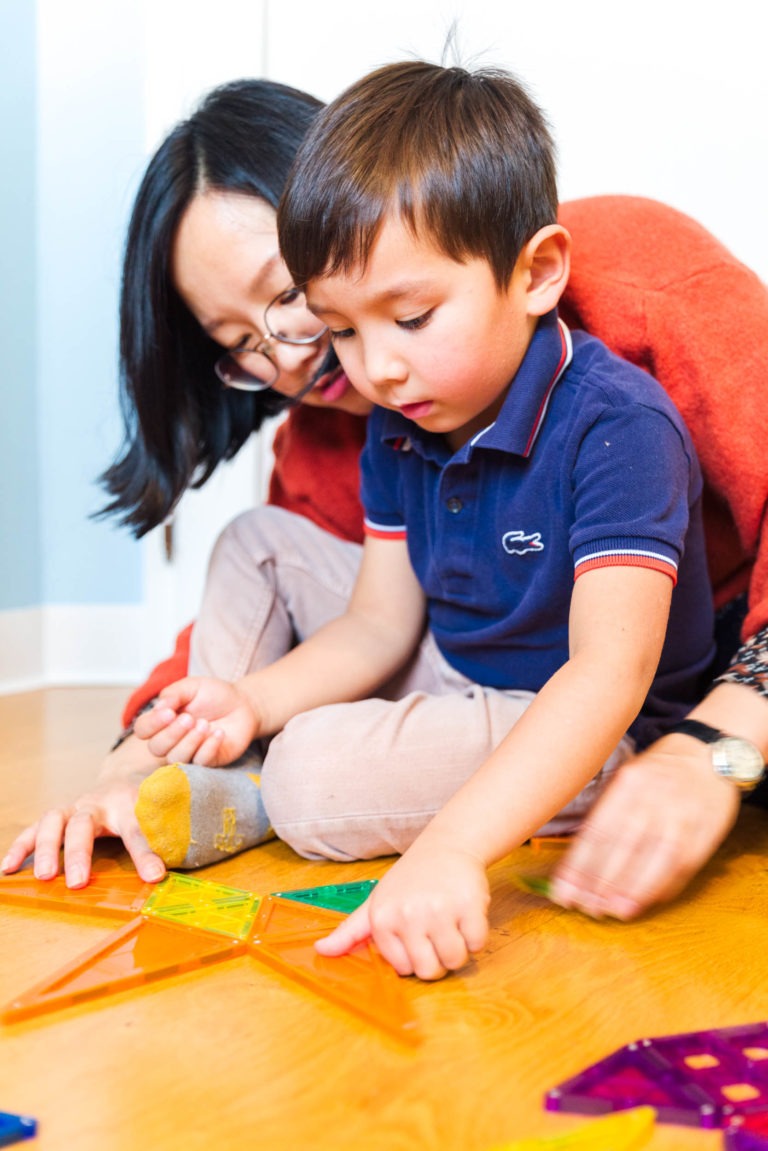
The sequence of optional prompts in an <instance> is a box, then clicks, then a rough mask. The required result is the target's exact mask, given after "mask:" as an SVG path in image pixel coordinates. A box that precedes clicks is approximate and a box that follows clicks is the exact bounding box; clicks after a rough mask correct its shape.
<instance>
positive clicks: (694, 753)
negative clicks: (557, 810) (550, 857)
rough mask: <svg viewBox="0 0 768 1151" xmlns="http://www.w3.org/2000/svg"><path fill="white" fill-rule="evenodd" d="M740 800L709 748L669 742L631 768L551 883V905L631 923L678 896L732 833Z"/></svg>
mask: <svg viewBox="0 0 768 1151" xmlns="http://www.w3.org/2000/svg"><path fill="white" fill-rule="evenodd" d="M738 811H739V793H738V791H737V789H736V788H735V787H734V786H733V785H732V784H730V783H728V782H726V781H725V780H723V779H720V778H719V777H718V776H717V775H716V774H715V773H714V771H713V769H712V763H711V753H710V751H709V748H708V747H707V746H706V745H705V744H698V743H696V742H695V741H693V740H691V739H690V738H689V737H687V736H680V735H674V734H673V735H667V736H664V737H663V739H661V740H659V741H658V742H657V743H656V744H654V745H653V746H652V747H650V748H648V749H647V750H646V751H644V752H643V753H642V754H641V755H638V756H636V757H634V758H633V759H631V760H627V762H626V763H624V764H623V765H622V766H621V768H620V769H619V770H618V772H617V773H616V775H615V777H614V778H613V779H612V780H611V782H610V783H609V785H608V787H607V788H606V790H605V792H604V793H603V795H602V796H601V797H600V799H599V800H598V802H597V803H596V804H595V806H594V808H593V809H592V811H591V812H590V814H589V816H588V817H587V819H586V820H585V821H584V824H583V825H582V827H581V828H580V829H579V832H578V834H577V835H576V837H575V839H574V842H573V844H572V846H571V847H570V848H569V849H568V852H567V854H566V856H565V858H564V859H563V861H562V863H561V864H560V865H559V867H558V868H557V869H556V871H555V873H554V876H553V885H552V898H553V899H554V900H555V902H556V903H559V904H561V905H562V906H563V907H573V908H576V909H578V910H579V911H583V912H585V913H586V914H587V915H593V916H596V917H599V916H603V915H610V916H614V917H615V918H617V919H633V918H634V917H635V916H637V915H639V914H640V913H641V912H643V911H645V910H646V909H647V908H649V907H651V906H652V905H653V904H655V903H660V902H663V901H666V900H669V899H672V898H673V897H674V896H676V895H677V894H679V892H680V891H682V890H683V888H684V887H685V886H686V884H687V883H688V882H689V881H690V880H691V879H692V878H693V876H694V875H696V874H697V872H698V871H700V870H701V868H702V867H703V866H704V864H705V863H707V861H708V860H709V859H710V858H711V857H712V856H713V855H714V853H715V851H716V850H717V848H718V847H719V846H720V844H721V843H722V842H723V840H724V839H725V837H726V835H727V834H728V832H729V831H730V829H731V827H732V826H733V824H734V822H735V820H736V816H737V814H738Z"/></svg>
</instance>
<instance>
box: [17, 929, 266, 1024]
mask: <svg viewBox="0 0 768 1151" xmlns="http://www.w3.org/2000/svg"><path fill="white" fill-rule="evenodd" d="M245 949H246V948H245V944H244V943H242V942H241V941H240V940H233V939H221V938H218V939H217V938H214V937H213V936H211V935H210V934H208V933H205V934H204V933H202V932H193V931H189V930H184V929H180V928H178V927H174V926H172V925H169V924H165V923H161V922H159V921H157V920H151V919H145V918H144V917H143V916H140V917H139V918H137V919H134V920H133V921H132V922H130V923H127V924H125V925H124V926H123V927H121V928H120V929H119V930H118V931H116V932H114V933H113V934H112V935H110V936H108V938H107V939H105V940H103V941H102V942H101V943H100V944H98V945H97V946H96V947H93V948H91V949H90V950H89V951H86V952H84V954H83V955H80V956H78V958H77V959H76V960H74V961H73V962H72V963H69V964H67V965H66V967H62V968H60V969H59V970H58V971H56V972H55V973H54V974H53V975H50V976H49V977H48V978H47V979H45V980H44V981H43V982H41V983H38V984H36V986H35V987H32V988H30V990H29V991H27V992H25V993H24V994H23V995H20V996H19V997H18V998H17V999H15V1000H14V1001H13V1002H12V1003H9V1004H7V1005H6V1007H5V1008H4V1009H3V1012H2V1016H0V1018H2V1020H3V1022H4V1023H12V1022H15V1021H16V1020H20V1019H26V1018H29V1017H31V1016H33V1015H41V1014H43V1013H45V1012H48V1011H57V1010H59V1009H60V1008H62V1007H69V1006H71V1005H72V1004H75V1003H82V1002H85V1001H87V1000H89V999H97V998H100V997H103V996H107V995H112V994H113V993H114V992H116V991H124V990H126V989H128V988H131V987H138V986H141V985H142V984H144V983H149V982H154V981H155V980H158V979H163V978H168V977H170V976H173V975H179V974H182V973H183V972H186V971H193V970H195V969H196V968H199V967H204V966H207V965H208V964H211V963H218V962H222V961H225V960H228V959H232V958H234V957H235V956H237V955H242V954H243V953H244V952H245Z"/></svg>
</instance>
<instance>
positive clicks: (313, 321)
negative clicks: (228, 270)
mask: <svg viewBox="0 0 768 1151" xmlns="http://www.w3.org/2000/svg"><path fill="white" fill-rule="evenodd" d="M264 325H265V327H266V329H267V338H266V340H262V341H261V342H260V343H259V344H258V345H257V348H259V349H263V350H253V349H251V348H242V349H239V348H238V349H234V350H233V351H231V352H226V353H225V354H224V355H223V356H221V357H220V358H219V359H218V360H217V361H216V364H215V371H216V375H217V376H218V377H219V379H220V380H221V382H222V383H223V384H226V385H227V387H230V388H239V389H241V390H242V391H247V392H262V391H265V390H266V389H267V388H271V387H272V386H273V385H274V384H275V383H276V382H277V379H278V377H279V375H280V368H279V367H278V365H277V364H276V363H275V361H274V360H273V359H272V356H271V355H270V354H269V352H268V351H267V349H266V348H265V347H264V344H265V343H266V342H267V341H269V340H277V341H279V342H280V343H283V344H293V345H301V344H314V343H315V342H316V341H317V340H319V339H320V337H321V336H323V335H324V334H325V332H326V330H327V329H326V326H325V324H322V323H321V322H320V321H319V320H318V319H317V317H316V316H313V315H312V313H311V312H310V311H309V309H308V308H307V301H306V297H305V296H304V293H303V292H300V291H299V290H298V288H287V289H286V290H285V291H284V292H281V293H280V295H279V296H275V298H274V300H272V302H271V303H270V304H269V306H268V307H267V310H266V312H265V313H264Z"/></svg>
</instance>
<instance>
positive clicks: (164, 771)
mask: <svg viewBox="0 0 768 1151" xmlns="http://www.w3.org/2000/svg"><path fill="white" fill-rule="evenodd" d="M260 773H261V759H260V758H258V757H256V756H255V755H253V754H251V755H246V756H243V757H242V758H241V759H239V760H238V761H237V763H235V764H232V765H231V766H229V767H200V766H199V765H198V764H194V763H172V764H168V765H166V766H165V767H159V768H158V769H157V771H154V772H153V773H152V774H151V775H149V776H147V778H146V779H145V780H144V781H143V782H142V784H141V785H140V787H139V798H138V802H137V804H136V817H137V819H138V821H139V826H140V828H141V830H142V832H143V834H144V836H145V838H146V840H147V842H148V843H149V846H150V847H151V849H152V851H154V852H155V853H156V854H157V855H159V856H160V858H161V859H162V860H163V862H164V863H165V865H166V867H178V868H182V869H191V868H195V867H205V866H206V864H209V863H217V862H218V861H219V860H221V859H226V858H227V856H230V855H236V854H237V852H238V851H245V850H246V848H248V847H255V846H256V844H257V843H263V842H264V841H265V840H266V839H271V838H272V836H273V835H274V832H273V831H272V828H271V827H270V826H269V820H268V819H267V814H266V812H265V810H264V804H263V803H262V800H261V774H260Z"/></svg>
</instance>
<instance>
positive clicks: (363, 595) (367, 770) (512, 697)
mask: <svg viewBox="0 0 768 1151" xmlns="http://www.w3.org/2000/svg"><path fill="white" fill-rule="evenodd" d="M556 220H557V194H556V181H555V166H554V158H553V146H552V143H551V140H550V136H549V133H548V130H547V127H546V124H545V121H544V119H543V117H542V115H541V112H540V111H539V109H538V108H537V107H536V106H535V104H534V103H533V102H532V100H531V99H530V97H529V96H528V95H527V93H526V92H525V90H524V89H523V88H522V87H521V86H520V85H519V83H517V82H516V81H515V80H514V79H513V78H512V77H510V76H508V75H506V74H504V73H499V72H488V71H485V72H478V73H476V74H469V73H467V72H465V71H463V70H461V69H457V68H450V69H445V68H441V67H436V66H432V65H428V64H424V63H419V62H409V63H405V64H395V65H391V66H388V67H385V68H382V69H380V70H378V71H377V72H375V73H373V74H371V75H370V76H368V77H366V78H364V79H363V80H361V81H360V82H359V83H358V84H356V85H354V86H353V87H352V88H350V89H349V90H348V91H347V92H346V93H344V94H343V95H342V96H341V97H339V98H338V99H337V100H336V101H335V102H334V103H333V104H331V105H330V106H329V107H328V108H327V109H326V110H325V112H323V113H321V114H320V116H319V117H318V119H317V121H316V122H315V125H314V127H313V129H312V130H311V131H310V135H309V137H308V138H307V140H306V142H305V144H304V146H303V147H302V150H301V152H300V154H299V157H298V160H297V163H296V165H295V167H294V171H293V176H292V179H291V181H290V182H289V186H288V188H287V190H286V193H285V196H284V199H283V202H282V205H281V210H280V216H279V226H280V240H281V247H282V249H283V252H284V255H285V259H286V262H287V264H288V267H289V269H290V271H291V274H292V276H293V277H294V282H295V283H297V284H300V285H302V286H305V287H306V292H307V297H308V301H309V303H310V306H311V307H312V309H313V310H314V311H315V312H316V314H317V315H318V316H319V317H320V318H321V319H322V320H323V322H324V323H326V324H327V325H328V327H329V329H330V331H331V335H332V339H333V341H334V345H335V347H336V350H337V352H338V355H339V358H340V359H341V361H342V363H343V366H344V368H345V370H346V372H347V374H348V376H349V378H350V379H351V380H352V382H353V383H354V384H355V386H356V387H357V388H358V390H359V391H360V392H361V393H363V395H364V396H366V397H367V398H368V399H370V400H372V401H373V402H374V403H375V404H376V405H378V407H377V408H376V409H375V410H374V413H373V415H372V416H371V417H370V419H369V427H368V439H367V444H366V449H365V453H364V457H363V465H362V466H363V479H362V496H363V504H364V507H365V510H366V527H367V539H366V543H365V546H364V551H363V560H362V566H361V569H360V573H359V576H358V578H357V582H356V584H355V588H354V591H353V593H352V598H351V601H350V605H349V608H348V610H347V611H346V612H345V613H344V614H343V615H342V616H341V617H340V618H338V619H336V620H334V621H333V622H331V623H329V624H327V625H326V626H325V627H324V628H323V629H321V630H320V631H318V632H317V633H316V634H315V635H314V636H312V637H311V638H309V639H308V640H305V642H303V643H302V644H300V645H299V646H298V647H296V648H294V650H293V651H291V652H290V653H289V654H288V655H286V656H284V657H283V658H282V659H280V660H278V661H277V662H276V663H274V664H272V665H271V666H270V667H267V668H264V669H262V670H259V671H255V672H253V673H251V674H250V675H247V676H245V677H244V678H243V679H241V680H240V681H238V682H237V683H235V684H225V683H223V682H220V681H216V680H205V679H203V680H199V679H198V680H195V679H189V680H184V681H181V682H180V683H179V684H177V685H174V687H172V688H170V689H168V690H167V691H166V692H164V693H163V697H162V701H161V703H160V705H159V706H158V707H157V708H156V709H155V710H154V711H153V712H150V713H148V714H147V715H145V716H143V717H142V718H141V719H140V720H139V721H138V722H137V724H136V732H137V734H139V735H141V736H142V737H144V738H149V739H150V748H151V750H152V751H153V752H154V753H155V754H157V755H163V756H169V757H170V756H173V754H174V751H175V750H178V749H179V748H180V747H183V748H184V751H185V753H186V755H187V756H188V757H189V752H190V748H191V746H192V748H193V750H194V756H193V758H194V760H195V762H197V763H200V764H222V763H228V762H231V761H232V760H234V759H235V758H236V757H237V756H239V755H241V754H242V753H243V752H244V751H245V749H246V748H247V747H248V745H249V744H250V742H251V741H252V740H254V739H255V738H257V737H262V736H268V735H273V734H275V733H279V734H276V735H275V738H274V739H273V740H272V742H271V744H270V746H269V750H268V752H267V755H266V758H265V762H264V772H263V777H262V788H261V798H262V799H263V804H264V808H265V812H266V815H267V816H268V817H269V820H270V821H271V823H272V825H273V826H274V828H275V830H276V831H277V833H278V834H279V835H280V836H281V837H282V838H284V839H286V840H287V842H289V843H291V844H292V846H294V847H295V848H296V849H297V850H298V851H300V852H301V853H303V854H305V855H310V856H315V857H318V856H331V857H333V858H337V859H349V858H366V857H371V856H373V855H377V854H386V853H387V852H391V851H399V852H403V853H404V854H403V855H402V858H401V859H399V860H398V861H397V862H396V863H395V864H394V866H393V867H392V868H391V869H390V871H389V872H388V873H387V875H386V876H385V877H384V879H383V880H382V881H381V882H380V883H379V885H378V886H377V888H376V889H375V891H374V893H373V895H372V896H371V898H370V899H369V900H368V901H367V903H366V904H365V905H363V907H361V908H359V909H358V910H357V911H356V912H355V913H354V914H352V915H351V916H350V917H349V918H348V919H347V920H346V921H345V923H344V924H343V925H342V926H341V927H340V928H339V929H338V930H337V931H336V932H335V933H334V934H333V935H332V936H330V937H329V939H328V940H326V941H325V942H324V944H323V950H324V951H325V952H326V953H328V954H334V953H339V952H342V951H344V950H347V949H348V948H350V947H351V946H352V945H353V944H354V943H355V942H356V941H357V940H359V939H361V938H364V937H367V936H369V935H371V936H372V937H373V939H374V941H375V943H376V945H377V947H378V948H379V950H380V951H381V952H382V954H383V955H384V956H385V957H386V958H387V959H388V960H389V961H390V962H391V963H392V964H393V966H394V967H395V968H396V969H397V970H398V971H399V972H400V973H401V974H410V973H415V974H417V975H419V976H420V977H422V978H427V979H429V978H437V977H440V976H441V975H443V974H444V973H445V971H446V970H449V969H455V968H457V967H459V966H461V965H462V964H463V963H464V962H465V961H466V959H467V956H468V954H469V953H471V952H473V951H477V950H478V949H480V948H481V947H482V946H483V944H484V941H485V938H486V934H487V908H488V901H489V894H488V884H487V879H486V868H487V867H488V866H489V864H490V863H492V862H493V861H495V860H497V859H499V858H500V857H502V856H503V855H505V854H506V853H508V852H509V851H510V850H511V849H512V848H514V847H515V846H517V845H518V844H519V843H521V842H523V841H524V840H525V839H527V838H528V837H529V836H530V835H531V834H533V833H534V832H536V831H537V830H539V829H541V828H542V827H543V826H547V827H549V828H550V829H563V828H565V827H569V828H573V827H574V826H575V824H577V823H578V821H579V819H580V818H581V817H582V816H583V815H584V813H585V812H586V810H588V808H589V805H590V803H591V802H592V801H593V800H594V798H595V797H596V794H597V793H598V791H599V788H600V787H601V786H602V783H603V782H604V780H605V778H606V776H607V775H608V773H609V772H610V771H611V770H612V769H613V768H614V767H615V766H616V765H617V764H618V762H620V761H621V759H622V758H623V757H625V756H626V755H627V754H628V752H629V750H630V749H631V748H632V747H633V746H634V745H639V746H642V745H644V744H646V743H648V742H650V741H651V740H652V739H653V738H655V737H656V736H657V735H658V734H659V733H660V732H661V731H662V730H664V729H665V728H666V727H668V726H671V725H672V724H673V723H674V722H675V721H676V720H677V719H679V718H682V716H683V715H684V714H685V712H686V711H687V710H688V708H689V707H690V705H691V704H692V702H693V701H694V699H695V698H696V693H697V688H698V685H699V681H700V678H701V676H702V674H703V673H704V672H705V671H706V669H707V666H708V664H709V662H710V659H711V656H712V652H713V645H712V609H711V595H710V590H709V584H708V579H707V572H706V564H705V559H704V549H703V541H702V531H701V523H700V508H699V504H700V496H701V479H700V474H699V470H698V465H697V462H696V460H695V457H694V452H693V448H692V445H691V443H690V440H689V438H688V435H687V432H686V430H685V428H684V426H683V424H682V421H681V420H680V417H679V416H678V414H677V413H676V411H675V409H674V408H673V407H672V405H671V404H670V403H669V401H668V400H667V399H666V397H665V395H664V394H663V392H662V390H661V389H660V388H659V387H658V386H657V385H656V384H655V382H654V381H653V380H651V379H650V378H649V377H648V376H646V375H645V374H644V373H642V372H641V371H639V370H638V369H635V368H633V367H631V366H630V365H628V364H626V363H624V362H623V361H620V360H618V359H617V358H615V357H613V356H612V355H611V354H610V353H609V352H608V351H607V349H606V348H605V347H604V346H603V345H602V344H600V343H599V342H598V341H597V340H595V339H593V338H591V337H588V336H586V335H584V334H582V333H576V334H574V335H573V337H571V335H570V333H569V332H568V331H567V330H566V329H565V327H564V325H563V324H562V323H561V322H560V321H559V320H558V317H557V311H556V309H557V304H558V301H559V299H560V296H561V294H562V292H563V290H564V287H565V285H566V282H567V277H568V269H569V237H568V234H567V233H566V231H565V230H564V229H563V228H562V227H560V226H559V225H558V224H557V223H556ZM425 625H426V628H427V639H426V641H425V642H424V643H422V648H421V653H422V654H421V657H420V664H421V667H422V669H423V673H424V674H423V677H422V682H421V684H417V685H416V686H422V687H424V688H425V690H420V691H418V690H417V691H409V692H407V694H403V691H402V688H401V687H398V685H397V682H396V681H395V684H394V686H392V684H391V681H392V680H393V677H396V676H397V674H398V672H399V671H400V670H401V669H402V668H404V667H405V666H406V664H407V662H408V661H409V660H410V659H412V657H413V655H414V652H415V651H416V650H417V649H418V647H419V644H420V643H421V642H422V635H423V632H424V629H425ZM388 683H389V684H390V687H389V688H388V689H387V690H386V691H385V692H384V693H383V694H384V695H385V696H387V695H389V696H390V698H389V699H387V698H376V699H374V698H370V697H371V696H373V695H374V694H376V693H380V691H381V688H382V685H384V684H388ZM408 686H409V687H413V686H414V679H413V676H411V679H410V681H409V685H408ZM353 701H359V702H353ZM193 724H194V726H193ZM190 729H192V733H191V734H190ZM190 740H191V741H192V744H190Z"/></svg>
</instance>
